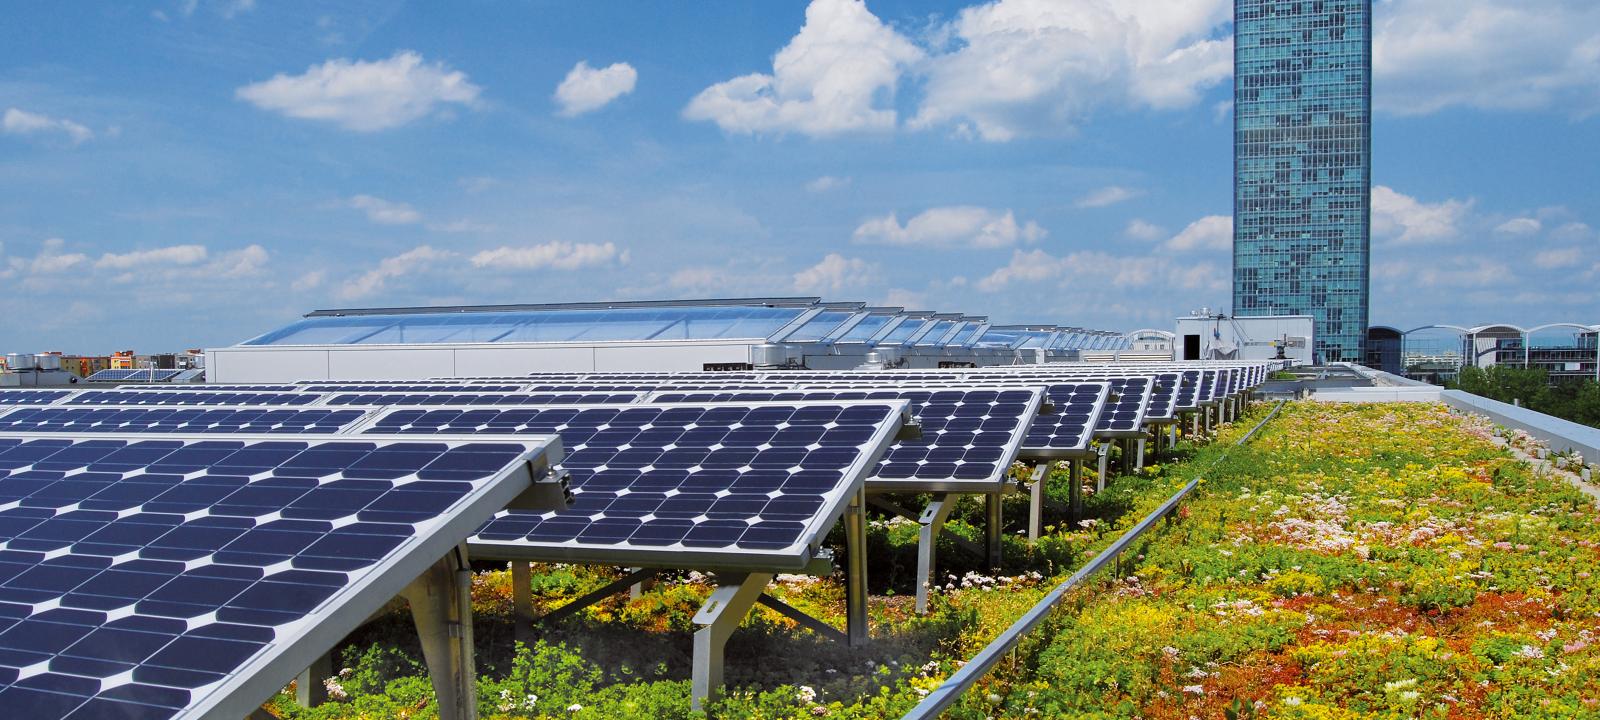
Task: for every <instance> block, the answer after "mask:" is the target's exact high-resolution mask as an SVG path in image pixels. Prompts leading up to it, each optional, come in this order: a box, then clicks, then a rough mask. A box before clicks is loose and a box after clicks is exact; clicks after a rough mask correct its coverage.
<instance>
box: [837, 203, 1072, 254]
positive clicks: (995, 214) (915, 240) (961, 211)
mask: <svg viewBox="0 0 1600 720" xmlns="http://www.w3.org/2000/svg"><path fill="white" fill-rule="evenodd" d="M1048 234H1049V233H1047V232H1045V229H1044V228H1042V227H1039V224H1038V223H1035V222H1033V221H1031V220H1030V221H1028V222H1027V223H1023V224H1018V223H1017V218H1016V215H1015V214H1014V213H1012V212H1011V211H1010V210H1007V211H1005V212H1003V213H1002V212H999V211H996V210H990V209H988V208H981V207H972V206H966V205H961V206H955V207H939V208H932V209H929V210H925V211H923V212H922V213H921V214H919V215H917V216H916V217H913V218H911V219H910V220H908V221H907V222H906V223H905V224H904V225H901V224H900V219H899V217H898V216H897V215H896V214H895V213H892V212H891V213H889V214H888V215H885V216H883V217H879V218H873V219H871V220H868V221H866V222H864V223H862V224H861V225H860V226H859V227H857V228H856V230H855V240H856V242H861V243H877V244H883V245H902V246H922V247H939V248H997V247H1008V246H1011V245H1015V244H1017V243H1018V242H1024V243H1034V242H1038V241H1039V240H1042V239H1043V238H1044V237H1045V236H1046V235H1048Z"/></svg>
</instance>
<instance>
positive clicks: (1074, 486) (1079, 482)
mask: <svg viewBox="0 0 1600 720" xmlns="http://www.w3.org/2000/svg"><path fill="white" fill-rule="evenodd" d="M1067 508H1068V509H1067V522H1068V523H1071V524H1072V525H1071V527H1074V528H1076V527H1077V522H1078V521H1079V520H1082V519H1083V479H1082V478H1081V477H1080V474H1079V472H1078V461H1077V460H1068V461H1067Z"/></svg>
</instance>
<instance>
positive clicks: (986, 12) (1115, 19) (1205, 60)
mask: <svg viewBox="0 0 1600 720" xmlns="http://www.w3.org/2000/svg"><path fill="white" fill-rule="evenodd" d="M1232 7H1233V4H1232V3H1231V2H1228V0H1140V1H1138V2H1132V1H1128V0H995V1H994V2H988V3H984V4H981V5H976V6H973V7H969V8H966V9H964V10H962V11H961V13H960V14H959V15H958V16H957V17H956V19H955V20H953V21H952V22H950V23H948V24H946V25H944V26H942V27H941V28H939V34H941V35H943V36H944V37H945V38H947V39H948V40H949V41H950V42H949V44H950V45H951V46H953V47H955V48H956V49H955V50H954V51H952V52H949V53H946V54H942V55H939V56H936V57H934V58H933V59H932V60H930V61H929V63H928V65H927V92H926V95H925V97H924V98H923V101H922V104H921V107H920V108H919V109H918V111H917V115H916V116H915V117H914V118H913V119H912V121H911V125H912V126H913V127H922V128H926V127H934V126H941V125H947V124H954V125H955V127H956V128H957V129H958V131H961V132H964V133H970V134H973V135H976V136H978V137H980V138H983V139H985V140H991V141H1006V140H1010V139H1012V138H1015V137H1017V136H1019V135H1024V134H1034V133H1051V132H1053V133H1061V132H1063V131H1064V130H1068V129H1070V128H1071V126H1072V125H1073V124H1074V123H1076V122H1077V121H1079V120H1080V119H1082V118H1084V117H1086V116H1088V115H1089V114H1091V113H1092V112H1094V111H1095V110H1097V109H1100V108H1101V107H1102V106H1110V107H1118V108H1157V109H1167V108H1181V107H1187V106H1189V105H1192V104H1194V103H1195V102H1197V101H1198V100H1199V99H1200V97H1201V93H1202V91H1203V90H1205V89H1207V88H1209V87H1211V86H1214V85H1216V84H1218V83H1220V82H1222V81H1223V80H1225V79H1226V78H1228V77H1229V76H1230V75H1231V74H1232V72H1233V41H1232V39H1231V38H1228V37H1226V36H1225V35H1223V34H1222V33H1221V32H1220V31H1221V30H1222V29H1223V28H1224V27H1225V25H1226V23H1227V22H1228V21H1229V19H1230V18H1231V16H1232Z"/></svg>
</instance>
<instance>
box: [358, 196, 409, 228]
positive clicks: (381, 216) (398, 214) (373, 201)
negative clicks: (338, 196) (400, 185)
mask: <svg viewBox="0 0 1600 720" xmlns="http://www.w3.org/2000/svg"><path fill="white" fill-rule="evenodd" d="M347 204H348V205H349V206H350V208H351V209H354V210H360V211H362V212H364V213H366V214H367V219H368V220H371V221H372V222H375V223H377V224H379V225H410V224H413V223H418V222H421V221H422V213H420V212H417V209H416V208H413V207H411V206H410V205H407V204H405V203H400V202H390V201H388V200H385V199H383V198H380V197H373V196H371V195H356V196H355V197H352V198H350V200H349V201H348V203H347Z"/></svg>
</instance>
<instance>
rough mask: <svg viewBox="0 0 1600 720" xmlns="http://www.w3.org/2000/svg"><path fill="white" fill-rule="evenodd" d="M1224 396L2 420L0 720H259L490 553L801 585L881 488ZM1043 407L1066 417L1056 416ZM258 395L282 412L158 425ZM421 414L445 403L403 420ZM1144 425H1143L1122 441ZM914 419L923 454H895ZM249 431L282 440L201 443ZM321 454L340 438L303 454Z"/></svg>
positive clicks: (1109, 386) (55, 413)
mask: <svg viewBox="0 0 1600 720" xmlns="http://www.w3.org/2000/svg"><path fill="white" fill-rule="evenodd" d="M1189 372H1194V375H1193V376H1192V377H1191V376H1190V375H1189V374H1188V373H1189ZM1234 374H1235V373H1234V372H1233V371H1232V370H1231V369H1230V370H1228V371H1226V372H1214V373H1210V374H1208V373H1207V372H1205V371H1192V370H1189V371H1175V372H1173V373H1160V374H1155V375H1149V376H1138V377H1125V378H1114V380H1115V381H1116V382H1118V383H1120V385H1118V386H1117V387H1120V388H1121V395H1117V396H1116V400H1115V401H1114V402H1113V401H1112V400H1111V399H1112V397H1113V382H1111V381H1110V380H1107V381H1094V380H1082V381H1077V380H1070V381H1069V380H1064V379H1060V378H1057V379H1056V380H1054V381H1039V380H1038V379H1037V378H1022V377H1015V378H995V379H993V380H990V379H988V378H986V379H985V380H986V382H985V383H984V384H982V385H979V384H977V383H974V382H971V381H968V382H965V383H961V384H959V385H957V386H955V387H946V388H943V389H937V388H918V387H912V386H911V385H912V384H925V383H926V382H927V379H925V378H917V379H915V380H912V379H910V378H907V382H904V383H901V382H898V378H897V379H896V380H895V381H891V380H888V379H879V378H876V377H861V376H850V377H848V378H831V377H830V378H820V377H819V378H817V379H818V380H819V381H820V382H829V383H834V384H840V383H844V382H848V381H852V380H855V381H865V382H868V383H874V384H876V387H875V388H873V387H868V388H859V389H826V390H825V389H817V388H812V389H804V390H803V389H798V388H796V387H785V388H765V389H759V388H754V387H748V386H747V387H743V388H736V389H734V390H726V389H719V390H702V389H697V386H694V385H691V384H687V383H676V384H674V383H668V385H670V387H668V388H658V389H656V390H654V391H652V392H651V393H650V394H648V395H646V394H644V393H643V392H642V391H639V392H635V393H633V396H632V397H631V399H630V400H629V401H627V402H613V403H600V404H569V405H553V404H544V405H540V406H532V407H474V406H470V405H468V406H440V405H428V404H426V403H425V406H423V407H398V406H389V407H366V406H355V405H350V404H348V403H347V406H346V407H326V406H318V407H307V406H305V405H304V404H297V403H300V402H301V400H300V399H302V398H305V397H307V396H308V395H309V396H311V397H312V398H314V400H315V399H322V397H323V396H322V394H321V393H316V392H309V393H308V392H305V391H300V390H296V391H289V392H269V393H251V392H232V391H213V390H209V389H194V390H189V389H185V390H183V391H177V393H178V394H177V395H173V392H174V391H169V390H144V389H140V390H119V391H100V392H112V393H114V395H115V397H99V398H98V400H97V401H98V402H102V403H111V402H119V403H121V404H120V405H117V406H108V405H105V404H102V405H99V406H84V405H83V404H81V403H79V400H80V398H81V397H82V394H81V393H79V394H72V395H70V396H69V397H66V398H41V397H37V396H35V397H34V398H32V399H33V400H34V401H39V400H47V401H50V402H56V403H57V404H53V405H43V406H38V405H18V406H16V407H13V408H11V409H10V410H8V411H7V412H5V413H4V414H3V415H0V543H3V545H0V700H4V701H6V702H7V703H8V704H7V707H10V708H13V709H17V710H19V711H20V712H24V713H25V714H26V715H27V716H28V717H44V718H48V717H74V718H77V717H85V718H87V717H162V718H165V717H174V716H180V715H182V716H196V717H198V716H201V715H207V714H209V713H213V712H218V711H219V710H220V709H227V710H226V712H227V713H230V714H233V715H242V714H244V713H243V712H234V711H235V710H238V709H239V708H245V709H246V711H247V709H248V707H249V705H250V704H251V703H254V702H259V701H260V700H261V699H264V698H265V697H266V696H267V695H270V694H271V692H272V691H273V690H274V689H276V688H277V687H281V685H282V684H283V682H285V681H286V680H287V678H288V677H290V676H292V675H293V674H294V673H295V672H297V671H298V670H299V669H300V668H302V667H305V666H306V665H308V664H309V663H310V661H311V659H313V658H314V657H315V656H316V655H317V654H320V653H321V652H325V651H326V650H327V648H326V647H322V648H314V647H311V646H310V645H308V644H307V641H306V640H305V638H307V637H312V636H326V635H328V634H329V633H332V634H333V635H332V636H334V637H337V636H340V635H342V633H345V632H349V631H350V630H351V629H353V626H351V623H354V622H358V621H359V619H360V618H362V617H365V616H366V615H367V614H368V613H370V612H371V611H373V610H375V609H376V607H377V606H378V605H380V604H381V603H382V602H384V601H387V599H388V598H389V597H390V596H392V595H393V594H394V592H396V591H397V589H398V585H396V583H400V584H403V583H405V582H408V581H409V580H410V578H412V577H415V576H416V575H417V574H419V573H420V572H421V568H422V567H426V563H427V562H431V561H432V560H434V559H437V557H438V556H440V555H441V554H442V553H443V552H444V551H445V549H447V548H449V547H452V546H454V544H456V543H459V542H460V541H461V540H462V539H463V538H465V537H466V536H467V534H468V533H471V532H472V530H473V528H477V530H476V533H475V535H473V537H472V538H471V547H472V548H473V553H474V554H475V555H481V556H484V557H490V558H502V559H515V558H521V559H537V560H547V561H550V560H566V561H582V562H597V563H606V564H619V565H644V566H670V567H691V568H728V567H758V568H763V569H769V570H772V569H799V568H802V567H804V566H805V565H806V564H807V563H808V562H809V561H810V558H811V557H812V554H813V553H814V551H815V550H816V549H817V548H818V547H819V546H820V542H821V537H822V536H823V535H824V534H825V533H826V532H827V530H828V528H830V527H831V526H832V525H833V523H835V522H836V521H837V519H838V517H839V515H840V513H841V512H842V509H843V506H844V504H845V503H846V502H847V501H848V499H849V498H850V497H852V496H853V494H854V493H855V492H857V491H858V490H859V489H861V488H863V487H866V488H868V489H875V490H877V491H895V490H909V489H917V488H938V487H949V486H951V485H950V484H954V486H959V487H974V488H978V487H992V486H993V484H994V483H996V482H1002V481H1003V478H1004V473H1005V471H1006V469H1007V468H1008V467H1009V465H1010V463H1011V462H1012V460H1014V459H1016V458H1017V457H1020V456H1024V455H1025V454H1026V453H1028V452H1033V453H1037V455H1036V456H1037V457H1048V456H1049V455H1050V454H1051V453H1053V452H1057V451H1060V450H1061V449H1062V448H1070V449H1072V450H1075V451H1076V450H1078V449H1080V448H1086V447H1087V444H1088V442H1089V439H1090V437H1091V436H1092V435H1093V434H1094V427H1095V425H1096V423H1097V422H1099V421H1106V422H1109V423H1110V425H1109V426H1108V430H1107V432H1115V431H1116V428H1118V427H1120V426H1121V425H1122V424H1123V423H1132V425H1131V426H1132V427H1133V428H1134V429H1137V428H1138V427H1139V425H1140V424H1141V423H1142V422H1143V420H1144V415H1145V414H1147V413H1148V407H1149V402H1150V399H1151V398H1153V397H1156V396H1158V395H1162V394H1163V392H1164V391H1163V390H1162V388H1166V387H1169V386H1170V388H1171V393H1170V394H1171V396H1172V397H1173V400H1172V402H1171V405H1172V406H1173V407H1181V403H1182V402H1183V401H1182V399H1181V398H1183V397H1184V396H1185V394H1186V392H1187V391H1186V390H1185V388H1186V387H1189V386H1190V385H1192V387H1193V396H1194V398H1195V399H1196V402H1198V403H1203V402H1206V400H1204V399H1201V398H1210V397H1218V398H1220V397H1223V396H1226V395H1228V394H1230V393H1229V392H1226V391H1225V388H1230V387H1233V383H1234V381H1235V378H1234ZM719 379H720V378H719ZM809 379H810V378H807V380H809ZM1208 379H1209V381H1210V385H1211V387H1210V389H1209V390H1206V389H1205V385H1206V384H1207V380H1208ZM1190 380H1192V383H1191V382H1189V381H1190ZM1238 380H1239V382H1240V383H1241V384H1240V385H1239V386H1238V387H1239V388H1242V387H1244V385H1243V383H1244V382H1246V378H1245V377H1244V374H1241V377H1240V378H1238ZM467 384H468V383H461V385H467ZM798 384H803V383H797V385H798ZM891 385H896V386H897V387H886V386H891ZM669 391H670V392H677V393H700V394H703V393H707V392H710V393H714V394H716V396H715V397H712V398H710V399H708V400H697V401H689V398H687V397H683V398H667V397H665V396H664V395H663V394H664V393H666V392H669ZM87 392H96V391H87ZM730 392H733V393H737V394H739V395H740V398H741V399H731V398H727V397H724V394H726V393H730ZM1047 393H1048V395H1049V397H1050V402H1051V404H1052V405H1053V406H1054V407H1053V412H1052V413H1051V414H1048V415H1038V412H1039V408H1040V406H1041V405H1042V404H1043V402H1044V395H1046V394H1047ZM494 394H495V393H492V392H488V391H484V392H481V393H478V392H464V393H453V394H450V395H451V396H452V397H459V396H461V395H469V396H480V397H481V396H492V395H494ZM608 394H611V393H608ZM241 395H244V396H248V397H246V398H245V399H249V400H260V401H263V402H265V401H267V400H271V401H274V402H276V403H277V405H276V406H255V407H239V406H228V405H222V406H207V407H149V406H147V405H145V404H144V403H146V402H151V398H150V396H168V397H180V398H184V401H185V402H193V403H207V402H210V401H221V400H223V399H224V398H226V399H228V400H237V399H240V396H241ZM185 396H191V397H185ZM338 397H341V396H339V395H334V396H332V397H331V398H329V401H330V402H331V401H332V399H333V398H338ZM356 397H360V398H363V399H367V400H375V399H390V398H391V397H393V396H391V395H384V394H357V395H356ZM419 397H420V398H422V399H424V400H434V399H438V398H437V397H436V396H432V395H420V396H419V395H416V394H403V393H402V394H400V395H399V396H398V398H395V399H396V400H398V401H399V402H407V401H410V400H414V399H417V398H419ZM1130 397H1138V398H1140V399H1138V400H1137V401H1136V403H1135V405H1136V406H1135V407H1133V408H1132V409H1131V410H1130V412H1133V413H1134V414H1133V415H1132V416H1129V417H1122V416H1119V415H1117V414H1116V413H1115V412H1113V413H1112V414H1110V415H1107V414H1106V412H1105V410H1106V408H1108V407H1118V408H1120V405H1121V403H1122V402H1123V400H1124V399H1125V398H1130ZM668 399H677V400H681V401H682V402H666V400H668ZM63 400H64V401H66V402H65V404H63V403H61V402H58V401H63ZM718 400H723V401H722V402H717V401H718ZM350 402H354V400H351V401H350ZM13 404H15V403H13ZM377 404H378V405H383V404H386V403H377ZM913 410H914V411H915V413H916V414H917V416H918V418H919V421H920V425H921V437H920V438H915V439H912V438H906V439H898V440H897V439H896V438H897V436H898V435H899V434H900V432H901V429H902V427H903V426H904V425H905V423H906V419H907V418H908V417H909V416H910V415H911V413H912V412H913ZM1119 412H1120V409H1119ZM1047 418H1048V420H1047ZM1041 426H1042V427H1041ZM112 429H114V430H118V431H121V432H120V434H103V431H105V430H112ZM246 429H250V430H260V429H266V430H269V431H270V432H272V433H273V434H272V435H242V436H230V437H222V436H216V435H208V434H207V433H213V432H219V431H220V432H237V431H240V430H246ZM129 430H138V431H140V432H139V433H135V434H128V431H129ZM152 432H157V433H169V434H166V435H163V436H161V437H159V438H155V437H152V436H151V435H150V434H149V433H152ZM174 432H176V433H194V434H192V435H173V434H170V433H174ZM318 433H333V434H334V435H335V436H334V437H320V438H311V437H306V436H302V437H293V436H292V435H293V434H302V435H309V434H318ZM551 437H559V438H560V442H561V444H562V445H564V446H565V450H566V453H565V454H564V455H561V454H560V452H559V451H557V450H554V449H553V445H552V441H551V440H550V438H551ZM541 457H542V458H543V459H544V460H545V461H546V462H551V461H559V463H560V466H561V468H563V469H564V470H565V471H566V472H568V473H570V475H571V485H572V489H573V498H574V499H573V504H572V506H571V507H570V508H566V509H545V510H540V511H501V509H502V508H504V507H506V506H507V505H508V504H509V500H510V497H511V496H512V495H514V494H516V493H515V492H514V491H519V487H517V485H518V483H519V482H520V483H521V485H522V486H526V485H527V484H528V483H530V482H532V479H531V478H532V476H533V472H532V471H531V470H526V468H530V467H533V466H534V461H535V460H536V459H537V458H541ZM519 468H523V469H525V470H524V471H523V472H521V473H520V475H519V473H518V472H517V471H518V469H519ZM496 511H500V512H498V513H497V512H496ZM491 515H494V517H493V519H492V520H490V516H491ZM486 520H487V521H488V522H485V521H486ZM447 528H449V529H447ZM419 563H420V565H419ZM312 630H318V631H320V632H318V633H312V632H311V631H312ZM308 653H309V654H308ZM241 703H242V704H241Z"/></svg>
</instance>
